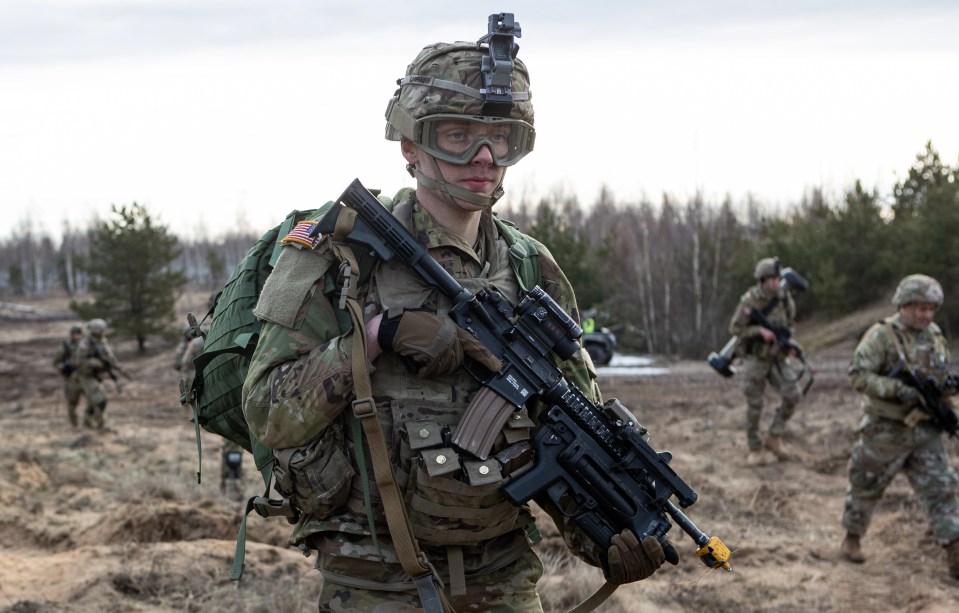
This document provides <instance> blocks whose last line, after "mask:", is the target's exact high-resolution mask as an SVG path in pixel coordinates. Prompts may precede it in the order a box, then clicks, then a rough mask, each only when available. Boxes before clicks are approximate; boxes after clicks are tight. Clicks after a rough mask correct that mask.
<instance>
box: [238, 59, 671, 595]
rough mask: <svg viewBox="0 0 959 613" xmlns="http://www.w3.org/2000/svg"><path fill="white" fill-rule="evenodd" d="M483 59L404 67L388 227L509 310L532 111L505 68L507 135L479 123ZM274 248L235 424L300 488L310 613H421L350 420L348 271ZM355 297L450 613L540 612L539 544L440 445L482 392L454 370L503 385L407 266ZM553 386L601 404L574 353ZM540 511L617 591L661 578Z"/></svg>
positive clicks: (311, 249) (397, 464)
mask: <svg viewBox="0 0 959 613" xmlns="http://www.w3.org/2000/svg"><path fill="white" fill-rule="evenodd" d="M486 54H487V53H486V49H485V48H482V47H479V46H478V45H477V44H476V43H455V44H446V43H437V44H434V45H430V46H428V47H426V48H424V49H423V51H422V52H421V53H420V54H419V55H418V56H417V57H416V59H414V61H413V63H412V64H410V65H409V66H408V68H407V74H406V77H405V78H404V79H402V80H401V81H400V82H399V89H398V90H397V91H396V93H395V95H394V97H393V99H392V100H391V101H390V104H389V107H388V110H387V138H388V139H389V140H394V141H399V142H400V150H401V153H402V155H403V158H404V159H405V161H406V163H407V169H408V170H409V172H410V174H411V175H412V176H414V177H415V178H416V188H415V189H412V190H411V189H408V188H407V189H403V190H401V191H400V192H399V193H398V194H397V195H396V196H395V198H394V199H393V200H392V203H393V206H392V213H393V215H394V216H395V217H396V218H397V219H398V220H399V221H400V223H402V224H403V225H404V226H405V227H406V228H408V229H409V230H410V231H411V232H412V234H413V235H414V236H416V237H417V238H418V239H419V240H420V241H421V242H422V244H423V245H424V246H426V247H427V249H428V250H429V252H430V254H431V255H432V256H433V257H434V258H435V259H436V260H437V261H438V262H439V263H440V264H441V265H442V266H443V267H444V268H445V269H446V270H447V271H448V272H449V273H450V274H452V275H453V276H454V277H455V278H457V279H458V280H459V281H460V282H461V283H462V284H463V285H464V286H466V287H467V288H468V289H470V290H471V291H474V292H476V291H478V290H480V289H482V288H491V289H495V290H496V291H498V292H500V293H501V294H502V295H503V296H504V297H505V298H506V299H507V300H509V301H510V302H511V303H513V304H515V303H516V302H517V301H518V299H519V297H520V292H521V283H520V281H519V278H518V275H517V272H516V271H515V270H514V267H513V266H514V265H513V263H512V262H511V260H513V259H516V258H522V257H525V256H527V253H526V252H525V251H522V250H521V249H520V250H517V249H518V248H522V244H520V243H517V244H516V245H513V250H512V251H511V249H510V247H509V246H508V245H507V243H506V241H505V239H504V234H503V232H504V231H503V230H502V229H501V228H502V227H501V226H499V225H497V223H494V218H493V216H492V213H491V207H492V206H493V204H494V203H495V202H496V200H497V199H498V198H499V197H500V196H501V195H502V182H503V177H504V172H505V170H506V168H505V167H506V166H508V165H511V164H513V163H515V162H517V161H518V160H519V159H520V158H521V157H522V156H523V155H525V154H526V153H528V152H529V151H530V150H531V149H532V145H533V127H532V121H533V109H532V105H531V103H530V100H529V76H528V73H527V70H526V67H525V65H524V64H523V62H522V61H520V60H519V59H514V60H513V64H514V66H513V69H512V77H511V82H512V97H513V104H512V106H511V107H510V108H508V109H507V111H506V112H505V113H503V115H504V116H502V117H494V116H491V115H490V114H488V113H487V114H484V112H483V108H484V107H483V96H482V95H481V93H480V91H478V90H479V89H480V87H482V75H481V72H480V69H481V61H482V59H483V56H484V55H486ZM284 243H285V248H284V249H283V253H282V255H281V256H280V258H279V260H278V261H277V264H276V268H275V269H274V271H273V273H272V274H271V276H270V277H269V279H268V281H267V283H266V285H265V286H264V289H263V292H262V294H261V297H260V301H259V304H258V305H257V308H256V314H257V316H258V317H259V318H260V319H261V321H262V322H263V327H262V330H261V333H260V340H259V344H258V345H257V348H256V351H255V353H254V355H253V358H252V362H251V365H250V370H249V373H248V376H247V379H246V384H245V386H244V390H243V396H244V407H243V408H244V413H245V415H246V418H247V420H248V422H249V424H250V427H251V430H252V432H253V433H254V435H256V436H257V437H258V438H259V439H260V440H261V441H263V442H264V443H265V444H266V445H268V446H270V447H273V448H274V449H276V450H278V451H276V452H275V455H276V456H277V458H278V461H279V465H281V466H283V465H287V464H288V466H289V474H286V475H283V474H280V473H277V472H276V471H275V474H276V475H277V478H278V489H279V488H280V486H281V484H282V483H287V482H288V481H292V482H293V483H294V486H293V487H292V488H290V486H289V485H284V486H283V487H284V488H286V489H293V490H294V501H295V502H296V503H297V505H298V506H299V508H300V509H301V511H303V513H302V516H301V517H300V520H299V522H298V523H297V526H296V528H295V529H294V532H293V534H292V535H291V537H290V540H291V542H292V543H295V544H301V545H303V546H305V547H309V548H310V549H312V550H317V551H318V553H319V555H318V556H317V561H316V567H317V568H318V569H319V570H320V572H321V573H322V575H323V587H322V590H321V592H320V599H319V600H320V604H319V609H320V611H350V612H366V611H374V610H376V611H407V610H411V611H412V610H419V609H420V607H421V606H424V605H423V604H421V600H420V598H419V596H418V594H417V591H416V589H415V586H414V584H413V583H412V581H411V579H410V577H409V576H407V574H406V573H405V572H404V571H403V569H402V568H401V566H400V564H398V553H397V551H398V549H395V548H394V539H393V538H392V537H391V534H390V532H389V530H388V528H387V522H386V519H385V514H384V509H383V504H382V502H381V498H380V494H379V488H378V487H377V483H376V482H375V479H374V475H373V471H372V469H371V468H370V455H369V454H370V452H369V450H368V449H367V448H366V446H365V440H364V438H363V437H364V435H363V434H362V433H361V431H360V430H359V428H360V426H359V425H358V421H359V420H358V419H357V418H356V417H355V416H354V415H353V411H352V409H351V408H350V406H351V402H352V401H353V400H354V395H353V389H354V388H353V385H354V379H353V371H352V368H351V358H352V353H353V348H352V342H353V332H352V328H351V326H350V324H349V318H347V319H346V323H345V324H344V321H343V317H342V313H339V316H338V312H337V296H338V295H339V294H340V288H341V287H342V284H343V278H342V276H340V274H339V273H340V272H341V271H342V268H341V267H340V266H339V264H338V263H337V262H335V261H334V256H333V255H332V254H331V251H330V245H329V241H328V240H319V241H310V240H309V239H308V238H306V237H305V235H304V233H296V232H294V233H291V235H290V236H289V237H287V239H284ZM528 244H530V245H535V247H536V250H537V251H538V253H539V262H540V266H541V280H540V285H541V286H543V288H544V289H545V290H546V291H547V292H549V294H550V295H552V296H553V298H555V299H556V301H557V302H558V303H559V304H560V305H561V306H562V307H563V308H564V309H565V310H566V311H567V312H569V313H571V314H572V315H573V317H574V318H578V311H577V307H576V301H575V298H574V296H573V291H572V288H571V287H570V284H569V282H568V281H567V279H566V277H565V275H564V274H563V273H562V271H561V270H560V269H559V268H558V266H557V265H556V262H555V261H554V259H553V258H552V256H551V255H550V254H549V252H548V251H547V249H546V248H545V247H544V246H543V245H542V244H540V243H536V242H535V241H533V240H532V239H529V243H528ZM521 251H522V252H521ZM354 279H355V277H354ZM359 295H360V302H361V304H362V307H363V310H364V313H363V316H364V319H365V322H366V324H365V329H366V332H367V344H366V353H367V356H366V357H367V363H368V365H369V370H370V373H371V375H370V376H371V379H372V387H373V399H374V400H375V403H376V408H377V414H376V415H377V418H378V421H379V423H380V426H381V427H382V428H383V430H384V432H385V435H386V440H387V443H388V445H389V447H390V449H389V453H390V454H391V461H392V463H393V465H394V472H395V481H396V483H397V485H398V487H399V489H400V491H401V493H402V495H403V500H404V501H405V504H406V505H407V514H408V517H409V525H410V526H411V529H412V532H413V534H414V536H415V537H416V539H417V541H418V543H419V546H420V548H421V549H422V551H423V552H424V553H425V555H426V557H427V558H428V560H429V562H430V563H431V564H432V565H433V567H435V570H436V574H437V575H438V576H439V577H441V578H442V580H443V582H444V585H445V594H446V597H447V598H448V599H449V601H450V602H451V604H452V606H453V608H454V609H456V610H459V611H466V610H482V611H541V610H542V606H541V604H540V600H539V596H538V595H537V593H536V591H535V588H536V582H537V580H538V579H539V578H540V576H541V575H542V572H543V567H542V564H541V563H540V560H539V559H538V558H537V556H536V554H535V553H534V552H533V549H532V546H533V544H534V543H536V542H537V541H538V540H539V538H540V537H539V532H538V531H537V529H536V525H535V521H534V518H533V515H532V513H531V510H530V508H529V507H528V506H523V507H516V506H514V505H512V504H511V503H510V502H509V501H508V500H507V499H506V498H505V496H504V495H503V494H502V492H501V491H500V486H501V485H502V483H503V477H502V476H501V475H500V474H499V473H500V471H499V470H498V469H495V470H492V471H491V470H490V469H489V467H488V465H483V466H479V465H480V464H481V463H480V462H476V461H472V462H471V461H469V460H470V458H468V457H461V456H460V454H459V452H457V451H456V449H454V448H452V447H451V445H450V442H449V431H450V430H451V429H455V427H456V426H457V424H458V422H459V420H460V418H461V417H462V415H463V413H464V411H465V410H466V408H467V407H468V406H469V405H470V403H471V401H473V399H474V398H476V397H477V395H478V394H479V392H480V390H481V389H482V388H481V386H480V385H478V384H477V383H476V381H475V380H474V379H473V378H472V377H471V376H469V375H468V374H467V373H466V372H464V370H463V369H461V368H459V366H460V364H461V363H462V362H463V359H464V355H465V356H468V357H471V358H472V359H473V360H475V361H476V362H478V363H480V364H483V365H485V367H487V368H490V369H496V370H498V369H499V368H500V364H499V360H497V359H496V358H495V357H494V356H492V355H491V354H490V353H489V352H487V351H486V350H485V348H483V347H482V346H481V345H480V344H479V343H478V341H476V340H475V339H474V338H473V337H472V336H470V335H469V334H468V333H465V332H464V331H463V330H461V329H460V328H459V327H458V326H456V325H455V324H453V322H452V320H450V319H449V317H447V316H446V313H447V312H448V311H449V309H450V307H451V305H450V302H449V301H448V300H447V299H446V298H445V297H444V296H443V295H442V294H441V293H440V292H439V291H437V290H436V289H434V288H433V287H431V286H429V285H427V284H426V283H424V282H423V281H422V280H421V279H420V278H419V277H418V276H417V275H416V274H415V273H413V272H412V271H410V270H408V269H407V268H406V267H405V266H403V265H402V264H399V263H396V262H387V263H377V264H376V265H375V266H374V267H373V270H372V273H371V274H370V275H369V278H368V279H367V280H365V281H364V282H363V283H361V285H360V286H359ZM561 368H562V369H563V371H564V373H565V374H566V376H567V377H568V378H570V379H571V380H572V381H574V382H575V383H576V384H577V385H578V386H579V387H580V388H581V389H582V390H583V391H584V392H585V393H586V394H587V395H588V396H590V397H591V398H592V399H594V400H598V399H599V390H598V388H597V386H596V383H595V376H596V375H595V371H594V369H593V367H592V363H591V362H590V359H589V356H588V354H587V353H586V352H585V351H583V350H581V351H580V352H579V353H578V354H577V355H575V356H574V357H573V358H572V359H570V360H568V361H566V362H563V363H562V364H561ZM540 408H541V407H539V406H534V407H532V408H531V409H530V410H527V409H525V408H524V409H522V410H520V411H517V412H516V413H515V414H514V415H513V418H512V419H510V420H508V423H507V424H506V426H504V428H503V430H502V431H501V432H500V433H499V434H498V436H497V438H496V442H495V444H494V448H493V453H494V454H495V453H497V452H499V451H501V450H503V449H504V448H506V447H507V446H509V445H512V444H514V443H517V442H519V441H523V440H528V439H529V437H530V430H531V428H532V427H533V426H534V425H535V418H536V412H537V411H538V410H539V409H540ZM361 441H363V442H364V444H361ZM291 456H292V458H293V459H292V460H290V458H291ZM284 458H285V460H284ZM281 472H282V471H281ZM297 472H299V474H297ZM308 485H309V486H312V487H307V486H308ZM304 487H306V488H307V492H306V493H305V494H304V492H303V491H302V488H304ZM547 510H548V511H550V512H551V513H552V514H553V515H554V517H555V518H556V520H557V521H558V525H559V526H560V527H561V529H563V530H564V534H565V536H566V538H567V543H568V545H569V546H570V548H571V549H572V550H573V551H574V552H575V553H577V554H579V555H580V556H581V557H583V558H584V559H586V560H587V561H589V562H591V563H592V564H596V565H599V563H600V560H601V557H608V559H609V563H608V567H607V568H605V569H604V570H605V571H606V573H607V577H608V578H609V579H610V580H611V581H613V582H616V583H626V582H630V581H636V580H640V579H644V578H646V577H648V576H649V575H651V574H652V573H653V572H654V571H655V570H656V569H657V568H658V567H659V566H660V564H662V562H663V561H664V558H665V554H664V551H663V547H662V546H661V545H660V543H659V542H657V541H656V539H655V538H653V537H648V538H646V539H643V540H642V541H640V540H638V539H637V538H636V536H635V535H633V534H632V533H631V532H630V531H628V530H626V531H624V533H623V534H621V535H617V536H616V537H614V542H613V545H612V546H611V547H610V548H609V551H605V552H602V554H604V555H603V556H601V555H600V552H599V551H596V550H595V548H594V546H593V545H592V544H591V543H590V542H589V541H588V540H587V539H586V538H585V536H584V535H583V534H582V533H580V532H578V531H577V530H576V529H574V528H573V527H572V526H564V525H563V523H562V517H561V515H560V514H559V513H557V512H556V509H552V508H548V509H547ZM667 550H669V551H670V553H671V554H672V553H674V552H675V550H674V549H673V548H672V546H671V545H667Z"/></svg>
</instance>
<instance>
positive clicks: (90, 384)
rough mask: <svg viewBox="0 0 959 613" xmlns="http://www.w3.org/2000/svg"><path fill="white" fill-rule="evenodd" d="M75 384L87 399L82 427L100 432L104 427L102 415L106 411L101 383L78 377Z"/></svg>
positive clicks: (85, 377) (104, 391)
mask: <svg viewBox="0 0 959 613" xmlns="http://www.w3.org/2000/svg"><path fill="white" fill-rule="evenodd" d="M77 383H78V384H79V385H80V388H81V389H82V390H83V395H84V396H86V399H87V409H86V412H85V414H84V416H83V425H84V426H86V427H87V428H95V429H97V430H102V429H103V427H104V425H105V422H104V415H103V414H104V413H105V412H106V410H107V392H106V390H105V389H104V388H103V383H101V382H100V380H99V379H97V378H96V377H91V376H80V377H78V378H77Z"/></svg>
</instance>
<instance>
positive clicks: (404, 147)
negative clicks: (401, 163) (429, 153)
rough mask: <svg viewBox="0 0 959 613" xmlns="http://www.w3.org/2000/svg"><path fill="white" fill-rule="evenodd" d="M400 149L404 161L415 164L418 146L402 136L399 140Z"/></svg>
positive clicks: (416, 162)
mask: <svg viewBox="0 0 959 613" xmlns="http://www.w3.org/2000/svg"><path fill="white" fill-rule="evenodd" d="M400 151H402V152H403V158H404V159H405V160H406V163H407V164H409V165H410V166H416V165H417V164H418V163H419V161H420V160H419V152H420V150H419V148H418V147H417V146H416V144H415V143H414V142H413V141H411V140H410V139H408V138H404V139H403V140H402V141H401V142H400Z"/></svg>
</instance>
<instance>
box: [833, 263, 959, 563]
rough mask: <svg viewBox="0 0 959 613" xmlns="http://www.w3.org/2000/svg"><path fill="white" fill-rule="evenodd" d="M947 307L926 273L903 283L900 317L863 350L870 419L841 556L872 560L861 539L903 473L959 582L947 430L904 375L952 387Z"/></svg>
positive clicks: (857, 361) (852, 467) (853, 372)
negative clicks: (941, 312) (943, 319)
mask: <svg viewBox="0 0 959 613" xmlns="http://www.w3.org/2000/svg"><path fill="white" fill-rule="evenodd" d="M942 302H943V291H942V286H941V285H939V283H938V282H937V281H936V280H935V279H933V278H932V277H929V276H926V275H909V276H907V277H905V278H904V279H903V280H902V281H900V283H899V286H898V287H897V288H896V293H895V295H894V296H893V298H892V303H893V304H894V305H895V306H896V309H897V310H898V312H897V313H896V314H895V315H893V316H891V317H887V318H886V319H884V320H882V321H881V322H879V323H877V324H875V325H873V326H872V327H871V328H869V330H867V331H866V333H865V334H864V335H863V337H862V340H861V341H860V342H859V345H858V346H857V347H856V352H855V354H854V355H853V358H852V363H851V364H850V366H849V376H850V378H851V380H852V385H853V387H854V388H855V389H856V391H857V392H859V393H860V394H862V407H863V410H864V412H865V415H864V416H863V418H862V421H861V422H860V423H859V441H858V442H857V443H856V446H855V447H854V448H853V450H852V455H851V456H850V458H849V487H848V488H847V489H846V502H845V509H844V511H843V515H842V526H843V528H845V529H846V537H845V539H844V540H843V542H842V545H841V548H840V553H841V554H842V556H843V557H844V558H845V559H846V560H849V561H850V562H856V563H861V562H863V561H864V560H865V555H864V554H863V551H862V547H861V543H860V540H861V538H862V536H863V535H864V534H865V533H866V529H867V528H868V527H869V523H870V519H871V518H872V513H873V510H874V509H875V507H876V504H877V503H878V502H879V499H880V498H881V497H882V494H883V492H884V491H885V489H886V487H887V486H888V485H889V484H890V483H891V482H892V480H893V478H894V477H895V476H896V474H897V473H899V472H903V473H905V475H906V477H908V479H909V483H910V485H912V489H913V490H914V491H915V492H916V495H917V496H918V497H919V501H920V503H921V504H922V508H923V511H924V512H925V515H926V520H927V521H928V522H929V525H930V527H931V528H932V533H933V535H934V536H935V538H936V540H937V541H938V542H939V543H940V544H941V545H942V546H943V547H945V549H946V561H947V565H948V568H949V574H950V575H952V576H953V577H954V578H956V579H959V498H957V487H959V480H957V476H956V473H955V471H954V470H953V469H952V468H951V467H950V465H949V460H948V458H947V456H946V452H945V449H944V447H943V441H942V430H940V429H939V428H938V427H937V426H936V425H935V423H934V422H933V421H932V420H930V418H929V414H928V413H926V412H925V411H924V410H922V409H921V408H920V402H921V398H920V394H919V391H918V390H917V389H916V388H915V387H913V386H911V385H907V384H906V383H904V382H903V381H902V380H900V379H899V378H897V377H896V374H897V373H898V372H899V371H901V369H903V368H908V369H911V370H913V371H914V372H915V373H916V375H917V377H918V378H919V380H931V381H934V382H935V383H936V385H937V386H943V387H945V389H944V390H943V392H944V393H946V394H954V393H955V391H956V390H955V389H950V388H949V387H947V386H945V384H946V378H947V376H948V375H949V372H948V367H949V350H948V348H947V347H946V340H945V338H944V337H943V334H942V331H941V330H940V329H939V326H937V325H936V324H935V323H934V322H933V321H932V319H933V316H934V315H935V314H936V311H937V310H938V308H939V307H940V306H942Z"/></svg>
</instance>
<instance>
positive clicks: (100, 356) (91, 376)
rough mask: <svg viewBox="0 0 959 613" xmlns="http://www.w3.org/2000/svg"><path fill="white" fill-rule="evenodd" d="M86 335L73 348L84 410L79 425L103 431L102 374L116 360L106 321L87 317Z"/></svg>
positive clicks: (103, 374)
mask: <svg viewBox="0 0 959 613" xmlns="http://www.w3.org/2000/svg"><path fill="white" fill-rule="evenodd" d="M86 328H87V334H86V335H85V336H84V337H83V338H82V339H80V342H79V343H78V344H77V350H76V364H77V383H78V384H79V385H80V387H81V389H83V395H84V396H86V399H87V409H86V413H85V415H84V416H83V425H84V426H85V427H87V428H95V429H97V430H103V429H104V426H105V422H104V416H103V414H104V413H105V412H106V410H107V392H106V390H105V389H104V387H103V383H102V381H103V377H105V376H107V374H108V371H107V368H108V367H109V368H113V367H115V366H116V365H117V359H116V357H115V356H114V355H113V350H112V349H111V348H110V344H109V343H108V342H107V337H106V331H107V322H105V321H104V320H102V319H91V320H90V321H88V322H87V324H86Z"/></svg>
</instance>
